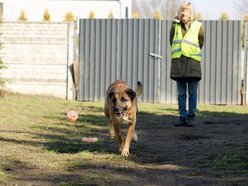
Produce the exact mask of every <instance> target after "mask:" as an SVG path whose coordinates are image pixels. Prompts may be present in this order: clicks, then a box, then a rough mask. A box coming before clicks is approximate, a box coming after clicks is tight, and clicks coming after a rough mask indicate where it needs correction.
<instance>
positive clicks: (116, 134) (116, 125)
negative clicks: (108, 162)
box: [113, 124, 123, 152]
mask: <svg viewBox="0 0 248 186" xmlns="http://www.w3.org/2000/svg"><path fill="white" fill-rule="evenodd" d="M113 126H114V130H115V136H116V137H117V141H118V146H119V151H120V152H122V149H123V141H122V136H121V130H120V128H119V125H118V124H114V125H113Z"/></svg>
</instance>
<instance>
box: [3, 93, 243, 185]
mask: <svg viewBox="0 0 248 186" xmlns="http://www.w3.org/2000/svg"><path fill="white" fill-rule="evenodd" d="M103 105H104V103H103V102H77V101H68V100H63V99H59V98H54V97H46V96H30V95H21V94H12V93H9V94H7V95H6V96H5V97H2V98H0V118H1V119H0V183H9V182H12V181H13V182H15V181H17V180H18V177H20V176H21V175H22V174H23V175H25V176H27V177H31V178H32V176H35V175H39V176H40V179H41V180H42V179H44V178H46V177H47V175H54V176H53V177H52V178H51V179H57V180H60V179H61V178H63V180H61V181H59V185H61V186H64V185H80V184H81V185H85V184H86V185H87V184H90V183H92V182H94V183H96V184H100V185H102V184H103V185H104V184H108V183H109V182H113V183H114V180H115V179H116V178H117V177H118V176H117V175H116V176H111V177H109V176H106V175H105V172H104V170H105V167H110V168H111V169H112V170H117V171H122V172H125V171H126V169H127V167H129V168H131V169H134V168H136V169H137V168H138V169H139V168H142V167H143V166H144V165H140V164H139V163H136V162H135V161H132V159H135V157H132V155H131V157H130V158H128V159H127V158H123V157H121V156H120V155H119V154H118V152H117V150H116V149H117V144H116V143H112V142H111V141H110V140H109V138H108V128H107V125H106V123H107V121H106V118H105V116H104V114H103ZM198 109H199V115H202V116H204V117H205V116H215V115H218V116H219V117H224V118H229V117H230V118H231V117H234V116H238V115H239V114H241V115H242V114H246V113H247V106H225V107H223V106H217V105H200V106H199V108H198ZM70 110H76V111H77V112H78V114H79V116H80V117H79V119H78V121H77V122H76V123H70V122H68V121H67V120H66V113H67V112H68V111H70ZM139 110H140V114H141V116H143V117H142V119H141V122H142V120H147V118H149V115H150V114H154V115H158V116H159V115H172V116H175V117H177V106H176V105H167V104H152V103H139ZM96 133H97V134H98V136H97V137H98V138H99V139H105V140H100V141H99V142H97V143H94V144H83V143H82V142H81V141H80V139H81V138H82V137H90V136H94V135H96ZM244 156H247V154H243V151H242V152H240V153H238V154H231V155H225V156H220V157H216V158H215V160H214V161H213V162H214V164H215V167H216V168H223V167H225V168H228V167H229V166H233V165H236V166H238V167H237V169H238V168H240V167H241V168H243V167H244V166H246V167H247V163H246V164H245V163H244ZM246 160H247V159H246ZM86 170H87V171H86ZM89 170H92V171H89ZM96 170H98V171H96ZM77 171H80V173H78V174H80V175H82V177H77V176H76V175H71V174H70V172H77ZM67 176H68V178H67ZM73 176H74V177H75V178H74V177H73ZM72 177H73V178H74V179H75V180H80V181H71V178H72ZM31 178H30V179H31ZM118 179H121V178H118ZM76 182H77V184H76Z"/></svg>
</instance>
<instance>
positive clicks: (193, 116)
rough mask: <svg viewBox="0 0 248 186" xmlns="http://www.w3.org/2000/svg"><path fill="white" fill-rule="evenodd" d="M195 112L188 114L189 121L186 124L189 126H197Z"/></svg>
mask: <svg viewBox="0 0 248 186" xmlns="http://www.w3.org/2000/svg"><path fill="white" fill-rule="evenodd" d="M194 123H195V114H193V115H188V116H187V123H186V126H187V127H194V126H195V124H194Z"/></svg>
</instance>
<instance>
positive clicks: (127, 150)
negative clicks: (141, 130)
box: [121, 122, 135, 156]
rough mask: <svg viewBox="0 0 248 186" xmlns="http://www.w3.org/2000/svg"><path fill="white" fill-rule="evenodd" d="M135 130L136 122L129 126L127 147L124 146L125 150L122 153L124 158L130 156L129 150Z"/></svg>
mask: <svg viewBox="0 0 248 186" xmlns="http://www.w3.org/2000/svg"><path fill="white" fill-rule="evenodd" d="M134 128H135V123H134V122H132V123H129V124H128V129H127V136H126V140H125V145H124V148H123V150H122V152H121V154H122V156H128V155H129V148H130V143H131V139H132V136H133V133H134Z"/></svg>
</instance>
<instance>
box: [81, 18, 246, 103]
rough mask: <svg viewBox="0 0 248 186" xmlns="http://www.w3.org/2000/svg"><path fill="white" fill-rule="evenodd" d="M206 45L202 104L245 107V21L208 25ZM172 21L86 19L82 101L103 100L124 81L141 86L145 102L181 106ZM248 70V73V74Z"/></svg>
mask: <svg viewBox="0 0 248 186" xmlns="http://www.w3.org/2000/svg"><path fill="white" fill-rule="evenodd" d="M203 26H204V30H205V44H204V47H203V51H202V53H203V60H202V72H203V78H202V80H201V81H200V86H199V97H198V102H199V103H203V104H240V101H241V97H240V88H241V81H242V77H243V76H242V75H244V74H245V73H244V70H246V69H245V68H243V67H244V65H245V64H244V63H243V62H242V57H241V50H242V46H241V44H242V42H241V33H242V29H241V28H242V22H241V21H203ZM170 27H171V21H168V20H153V19H139V20H131V19H117V20H107V19H102V20H101V19H97V20H89V19H81V20H80V24H79V46H80V48H79V94H78V100H81V101H97V100H103V99H104V96H105V91H106V88H107V87H108V85H109V84H111V83H112V82H113V81H114V80H116V79H122V80H124V81H126V82H127V83H128V84H130V85H131V86H132V87H133V88H134V89H135V88H136V84H137V81H138V80H139V81H141V82H142V84H143V86H144V92H143V94H142V96H141V98H140V101H143V102H159V103H176V102H177V91H176V84H175V82H174V81H172V80H171V79H170V78H169V73H170V63H171V57H170V44H169V31H170ZM246 71H247V70H246Z"/></svg>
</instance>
